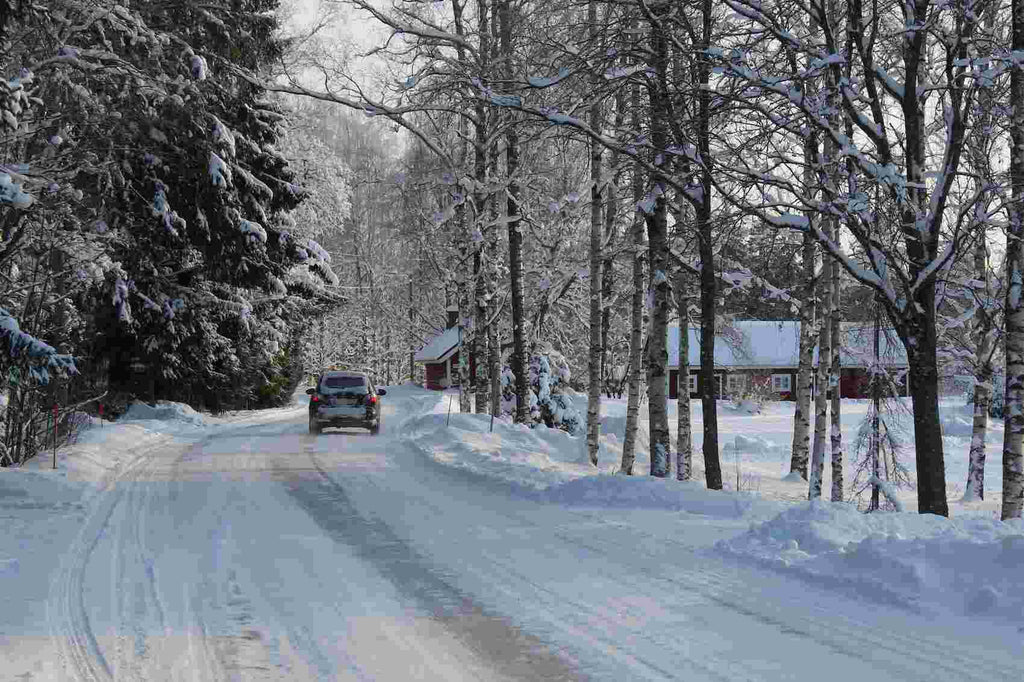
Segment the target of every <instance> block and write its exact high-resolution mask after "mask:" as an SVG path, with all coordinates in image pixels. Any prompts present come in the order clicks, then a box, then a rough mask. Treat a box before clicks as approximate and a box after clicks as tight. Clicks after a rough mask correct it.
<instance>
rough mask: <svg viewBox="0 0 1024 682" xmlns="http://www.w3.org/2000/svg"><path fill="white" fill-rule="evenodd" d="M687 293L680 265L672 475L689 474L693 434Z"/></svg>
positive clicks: (684, 478)
mask: <svg viewBox="0 0 1024 682" xmlns="http://www.w3.org/2000/svg"><path fill="white" fill-rule="evenodd" d="M689 308H690V295H689V290H688V288H687V282H686V274H685V271H684V270H683V268H679V270H678V271H677V273H676V311H677V313H678V315H679V373H678V374H677V375H676V479H678V480H680V481H689V480H690V478H691V477H692V476H693V471H692V465H693V437H692V435H691V427H690V325H689V312H688V311H689Z"/></svg>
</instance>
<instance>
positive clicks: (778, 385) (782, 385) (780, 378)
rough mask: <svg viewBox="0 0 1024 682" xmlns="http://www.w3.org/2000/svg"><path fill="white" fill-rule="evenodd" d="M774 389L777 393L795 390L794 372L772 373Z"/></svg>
mask: <svg viewBox="0 0 1024 682" xmlns="http://www.w3.org/2000/svg"><path fill="white" fill-rule="evenodd" d="M772 390H773V391H775V392H776V393H783V392H786V391H792V390H793V375H792V374H773V375H772Z"/></svg>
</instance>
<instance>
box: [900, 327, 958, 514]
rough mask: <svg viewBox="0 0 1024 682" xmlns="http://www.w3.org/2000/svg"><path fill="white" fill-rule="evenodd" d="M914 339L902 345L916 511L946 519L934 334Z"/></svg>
mask: <svg viewBox="0 0 1024 682" xmlns="http://www.w3.org/2000/svg"><path fill="white" fill-rule="evenodd" d="M932 329H933V330H934V327H933V328H932ZM913 338H916V339H917V342H916V344H911V343H907V342H906V341H904V343H907V356H908V360H909V364H910V377H911V380H910V393H911V396H912V398H913V402H914V441H915V446H914V450H915V453H914V454H915V461H916V463H917V510H918V512H920V513H921V514H938V515H940V516H949V506H948V504H947V501H946V468H945V463H944V462H943V457H942V425H941V424H940V422H939V390H938V388H939V381H938V379H939V374H938V370H937V368H936V359H935V350H936V349H935V345H936V344H935V334H934V332H933V333H931V334H929V333H927V332H925V331H922V332H921V333H919V334H917V335H916V336H915V337H913ZM913 346H916V348H914V347H913Z"/></svg>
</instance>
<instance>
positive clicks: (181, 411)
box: [118, 400, 207, 430]
mask: <svg viewBox="0 0 1024 682" xmlns="http://www.w3.org/2000/svg"><path fill="white" fill-rule="evenodd" d="M139 421H160V422H167V426H173V425H189V426H196V427H204V426H206V425H207V423H206V418H205V417H203V415H201V414H199V413H198V412H196V411H195V410H193V409H192V408H191V407H189V406H188V405H185V404H183V403H172V402H169V401H166V400H161V401H159V402H157V404H156V405H147V404H146V403H142V402H134V403H132V404H131V405H130V406H129V407H128V410H127V411H126V412H125V413H124V415H123V416H122V417H121V419H119V420H118V422H119V423H122V424H123V423H128V422H139ZM153 426H154V427H157V428H158V425H153ZM161 430H164V429H161Z"/></svg>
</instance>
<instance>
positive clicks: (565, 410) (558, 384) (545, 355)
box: [503, 345, 583, 434]
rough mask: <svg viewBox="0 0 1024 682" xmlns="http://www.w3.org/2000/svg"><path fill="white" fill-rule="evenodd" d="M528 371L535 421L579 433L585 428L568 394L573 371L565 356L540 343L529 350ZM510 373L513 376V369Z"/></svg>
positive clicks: (531, 412)
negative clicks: (531, 350)
mask: <svg viewBox="0 0 1024 682" xmlns="http://www.w3.org/2000/svg"><path fill="white" fill-rule="evenodd" d="M528 371H529V380H530V393H531V396H530V416H531V418H532V419H533V421H534V422H535V423H537V422H543V423H544V424H545V425H546V426H548V427H550V428H558V429H562V430H563V431H567V432H568V433H571V434H577V433H579V432H580V431H581V430H582V429H583V419H582V417H581V416H580V413H579V410H577V409H576V408H575V407H573V403H572V397H571V396H570V395H569V394H568V390H569V379H570V378H571V376H572V373H571V372H570V371H569V363H568V361H566V359H565V356H564V355H562V354H561V353H559V352H558V351H556V350H554V349H553V348H551V347H550V346H547V345H538V346H536V347H535V348H534V350H533V352H532V353H531V354H530V365H529V370H528ZM509 376H512V373H511V372H509ZM503 383H504V382H503Z"/></svg>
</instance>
